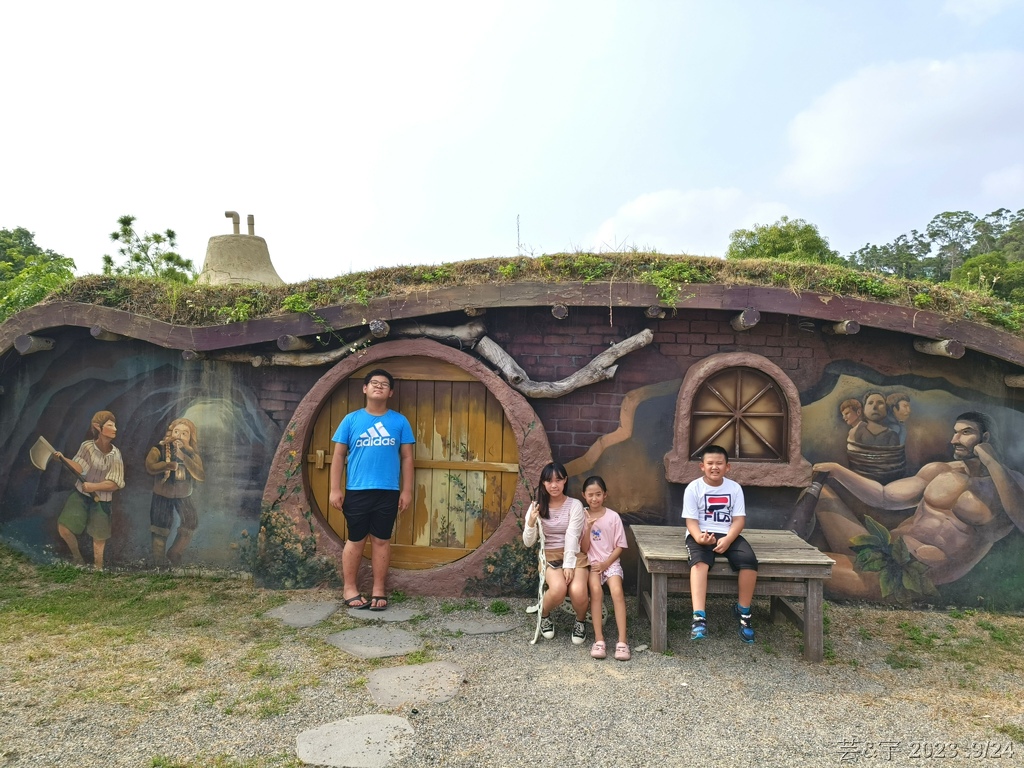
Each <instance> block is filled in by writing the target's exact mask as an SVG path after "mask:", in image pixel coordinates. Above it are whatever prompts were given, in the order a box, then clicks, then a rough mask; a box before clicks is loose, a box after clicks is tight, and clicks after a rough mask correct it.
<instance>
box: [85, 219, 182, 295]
mask: <svg viewBox="0 0 1024 768" xmlns="http://www.w3.org/2000/svg"><path fill="white" fill-rule="evenodd" d="M117 223H118V229H117V230H116V231H114V232H112V233H111V234H110V239H111V240H112V241H113V242H115V243H121V247H120V248H118V249H117V252H118V253H119V254H121V255H122V256H124V257H125V258H126V259H127V261H126V262H125V263H123V264H117V265H115V264H114V259H113V258H112V257H111V256H109V255H108V254H104V255H103V274H105V275H145V276H149V277H158V278H162V279H164V280H171V281H173V282H176V283H190V282H192V281H193V280H195V279H196V274H197V272H196V268H195V265H194V264H193V263H192V260H191V259H186V258H184V257H183V256H181V255H180V254H179V253H176V252H175V251H174V250H173V249H174V248H176V247H177V241H178V236H177V235H176V234H175V233H174V230H173V229H168V230H164V231H163V232H144V233H142V234H141V235H140V234H139V233H138V232H136V231H135V227H134V224H135V217H134V216H122V217H121V218H119V219H118V220H117Z"/></svg>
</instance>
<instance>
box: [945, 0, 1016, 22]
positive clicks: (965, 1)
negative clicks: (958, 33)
mask: <svg viewBox="0 0 1024 768" xmlns="http://www.w3.org/2000/svg"><path fill="white" fill-rule="evenodd" d="M1016 4H1017V2H1016V0H946V3H945V4H944V5H943V6H942V12H943V13H947V14H949V15H951V16H956V17H957V18H958V19H960V20H961V21H966V22H967V23H968V24H974V25H978V24H984V23H985V22H986V21H988V20H989V19H991V18H992V17H993V16H995V15H997V14H999V13H1000V12H1001V11H1003V10H1005V9H1007V8H1009V7H1011V6H1013V5H1016Z"/></svg>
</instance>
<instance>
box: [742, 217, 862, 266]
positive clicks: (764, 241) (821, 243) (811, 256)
mask: <svg viewBox="0 0 1024 768" xmlns="http://www.w3.org/2000/svg"><path fill="white" fill-rule="evenodd" d="M725 257H726V258H727V259H784V260H786V261H810V262H815V263H819V264H842V263H843V259H842V258H840V256H839V254H838V253H837V252H836V251H834V250H832V249H831V248H829V246H828V240H827V239H826V238H824V237H822V236H821V234H820V233H819V232H818V228H817V227H816V226H814V225H813V224H810V223H808V222H806V221H804V220H803V219H790V218H789V217H788V216H783V217H782V218H781V219H779V220H778V221H777V222H775V223H774V224H767V225H766V224H755V225H754V228H753V229H737V230H735V231H734V232H733V233H732V234H730V235H729V249H728V250H727V251H726V253H725Z"/></svg>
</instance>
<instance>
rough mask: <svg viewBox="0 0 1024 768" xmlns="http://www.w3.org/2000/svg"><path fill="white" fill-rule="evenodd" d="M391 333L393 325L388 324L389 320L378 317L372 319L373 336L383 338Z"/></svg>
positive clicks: (371, 332) (371, 329)
mask: <svg viewBox="0 0 1024 768" xmlns="http://www.w3.org/2000/svg"><path fill="white" fill-rule="evenodd" d="M389 333H391V326H390V325H389V324H388V321H387V320H380V319H377V320H371V321H370V334H371V335H372V336H373V338H375V339H383V338H384V337H385V336H387V335H388V334H389Z"/></svg>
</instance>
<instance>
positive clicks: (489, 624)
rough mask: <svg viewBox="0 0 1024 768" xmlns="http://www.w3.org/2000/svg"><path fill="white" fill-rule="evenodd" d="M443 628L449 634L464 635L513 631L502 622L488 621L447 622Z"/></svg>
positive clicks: (496, 633) (463, 620)
mask: <svg viewBox="0 0 1024 768" xmlns="http://www.w3.org/2000/svg"><path fill="white" fill-rule="evenodd" d="M444 628H445V629H447V630H448V631H449V632H461V633H462V634H464V635H500V634H501V633H502V632H509V631H511V630H513V629H515V627H513V626H510V625H508V624H505V623H504V622H501V621H488V620H487V619H478V620H472V619H462V620H457V621H449V622H448V623H447V624H445V625H444Z"/></svg>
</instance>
